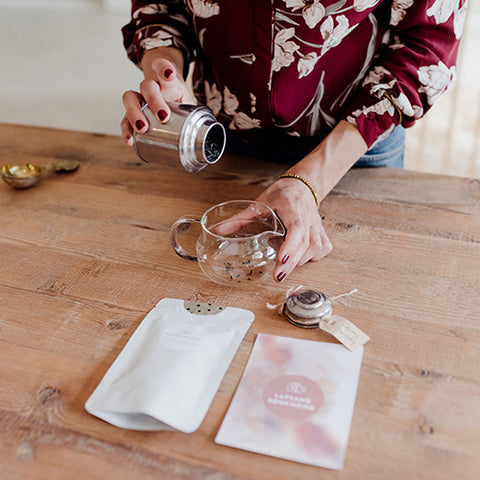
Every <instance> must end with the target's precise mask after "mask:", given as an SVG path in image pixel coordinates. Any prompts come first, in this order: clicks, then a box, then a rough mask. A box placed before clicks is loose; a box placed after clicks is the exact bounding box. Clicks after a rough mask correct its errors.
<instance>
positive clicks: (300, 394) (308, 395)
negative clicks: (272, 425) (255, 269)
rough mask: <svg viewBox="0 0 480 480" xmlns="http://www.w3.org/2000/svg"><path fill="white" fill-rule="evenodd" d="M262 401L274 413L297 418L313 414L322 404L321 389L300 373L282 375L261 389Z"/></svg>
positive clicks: (286, 417)
mask: <svg viewBox="0 0 480 480" xmlns="http://www.w3.org/2000/svg"><path fill="white" fill-rule="evenodd" d="M262 397H263V403H264V404H265V406H266V407H267V409H268V410H270V411H271V412H272V413H274V414H275V415H278V416H279V417H282V418H285V419H289V420H299V419H302V418H306V417H308V416H310V415H312V414H314V413H315V412H316V411H317V410H318V409H319V408H320V407H321V406H322V404H323V399H324V395H323V391H322V389H321V388H320V386H319V385H318V384H316V383H315V382H314V381H313V380H310V379H309V378H307V377H303V376H302V375H283V376H281V377H278V378H276V379H275V380H272V381H271V382H270V383H269V384H268V385H267V386H266V387H265V388H264V389H263V396H262Z"/></svg>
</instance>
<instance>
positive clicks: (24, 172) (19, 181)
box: [0, 163, 42, 188]
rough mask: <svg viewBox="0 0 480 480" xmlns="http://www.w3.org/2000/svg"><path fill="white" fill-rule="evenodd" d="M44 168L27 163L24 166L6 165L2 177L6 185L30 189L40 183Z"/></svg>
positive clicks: (0, 173)
mask: <svg viewBox="0 0 480 480" xmlns="http://www.w3.org/2000/svg"><path fill="white" fill-rule="evenodd" d="M41 174H42V168H41V167H39V166H38V165H32V164H31V163H25V164H23V165H4V166H3V167H2V169H1V170H0V175H1V176H2V177H3V180H4V181H5V183H8V185H10V186H11V187H13V188H30V187H33V186H34V185H36V184H37V183H38V181H39V180H40V175H41Z"/></svg>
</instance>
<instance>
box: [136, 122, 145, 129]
mask: <svg viewBox="0 0 480 480" xmlns="http://www.w3.org/2000/svg"><path fill="white" fill-rule="evenodd" d="M135 126H136V127H137V130H141V129H142V128H143V127H144V126H145V123H143V122H142V120H137V121H136V122H135Z"/></svg>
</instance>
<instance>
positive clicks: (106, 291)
mask: <svg viewBox="0 0 480 480" xmlns="http://www.w3.org/2000/svg"><path fill="white" fill-rule="evenodd" d="M165 157H166V158H165V162H164V163H163V164H162V165H146V164H143V163H142V162H140V161H139V160H138V158H137V157H136V155H135V153H134V152H133V150H132V149H130V148H128V147H126V146H124V145H123V143H122V141H121V140H120V138H118V137H112V136H103V135H96V134H89V133H78V132H68V131H59V130H52V129H42V128H29V127H22V126H14V125H5V124H3V125H0V165H4V164H7V163H26V162H31V163H37V164H46V163H48V162H50V161H52V160H54V159H57V158H70V159H78V160H80V162H81V166H80V169H79V170H78V171H77V172H75V173H73V174H64V175H60V174H58V175H57V174H51V175H47V176H45V177H44V178H43V179H42V180H41V182H40V183H39V184H38V185H37V186H36V187H34V188H31V189H29V190H14V189H11V188H10V187H8V186H7V185H6V184H3V182H1V184H0V204H1V207H0V208H1V209H0V258H1V263H0V305H1V309H0V342H1V344H0V345H1V346H0V359H1V379H0V471H1V472H2V473H1V475H0V476H1V478H2V479H5V480H7V479H8V480H12V479H22V480H23V479H31V478H38V479H47V478H48V479H68V478H75V479H77V478H78V479H83V478H88V479H89V480H93V479H101V480H105V479H116V480H119V479H131V478H139V479H142V480H146V479H153V478H155V479H192V478H195V479H197V478H201V479H215V480H218V479H233V478H251V479H261V480H265V479H302V480H305V479H316V478H322V479H324V478H325V479H331V478H332V479H333V478H338V479H340V478H341V479H352V480H353V479H355V480H366V479H369V480H372V479H382V480H384V479H389V480H391V479H402V480H404V479H409V480H410V479H412V480H413V479H414V480H418V479H435V480H440V479H448V480H450V479H462V480H467V479H474V478H475V479H476V478H478V472H479V471H480V455H479V454H480V348H479V344H480V323H479V322H480V182H479V181H478V180H474V179H467V178H454V177H446V176H435V175H428V174H421V173H415V172H409V171H397V170H392V169H373V170H370V169H365V170H355V171H351V172H350V173H349V174H348V175H347V176H346V177H345V178H344V179H343V180H342V181H341V182H340V184H339V185H338V186H337V187H336V188H335V190H334V191H333V192H332V193H331V194H330V195H329V196H328V197H327V198H326V199H325V201H324V202H323V203H322V206H321V213H322V215H323V216H324V217H325V220H324V223H325V227H326V229H327V232H328V234H329V236H330V238H331V240H332V243H333V245H334V250H333V252H332V253H331V254H330V255H329V256H328V257H327V258H326V259H324V260H323V261H321V262H318V263H311V264H308V265H305V266H304V267H302V268H300V269H297V270H296V271H295V272H294V274H292V275H291V276H290V277H288V278H287V279H286V280H285V282H284V283H283V284H282V285H276V284H274V283H273V281H272V282H269V283H267V284H265V285H264V286H262V288H257V287H254V286H252V287H248V288H246V287H245V288H243V289H242V290H234V289H232V288H229V287H222V286H219V285H216V284H214V283H212V282H211V281H209V280H208V279H207V278H206V277H204V276H203V275H202V274H201V273H200V270H199V268H198V266H197V265H196V264H195V263H193V262H188V261H185V260H182V259H180V258H178V257H177V256H176V255H175V254H174V253H173V251H172V250H171V248H170V245H169V240H168V233H169V227H170V225H171V224H172V222H173V221H174V220H176V219H177V218H178V217H180V216H182V215H184V214H200V213H202V212H203V211H204V210H205V209H206V208H207V207H209V206H211V205H213V204H215V203H217V202H221V201H224V200H228V199H238V198H254V197H255V196H256V195H257V194H258V193H259V192H261V191H262V189H264V188H265V187H266V186H267V185H268V184H269V183H270V182H271V181H272V179H273V178H274V177H275V176H276V175H278V174H279V173H280V172H281V171H282V169H281V168H280V167H278V166H275V165H271V164H268V163H261V162H252V161H247V160H246V159H242V158H239V157H233V156H232V157H229V156H226V157H225V158H224V159H222V161H221V162H220V163H219V164H217V165H215V166H212V167H209V168H208V169H206V170H204V171H203V172H201V173H199V174H189V173H186V172H184V171H183V170H182V168H181V167H179V166H178V163H177V161H176V159H175V155H174V154H173V153H172V154H166V155H165ZM299 284H302V285H308V286H312V287H316V288H319V289H320V290H322V291H323V292H325V293H327V294H328V295H331V296H334V295H338V294H341V293H345V292H348V291H350V290H352V289H353V288H357V289H358V292H357V293H356V294H354V295H351V296H348V297H344V298H341V299H339V300H338V301H337V303H336V304H335V306H334V309H335V312H336V313H337V314H339V315H343V316H345V317H347V318H349V319H351V320H352V321H354V323H355V324H356V325H358V326H359V327H360V328H362V329H363V330H364V331H365V332H367V333H368V334H369V335H370V337H371V340H370V342H369V343H368V344H367V345H366V348H365V354H364V359H363V364H362V370H361V375H360V382H359V387H358V393H357V398H356V404H355V411H354V415H353V422H352V427H351V432H350V439H349V445H348V450H347V456H346V461H345V466H344V469H343V470H342V471H339V472H336V471H331V470H326V469H322V468H314V467H310V466H306V465H301V464H297V463H294V462H289V461H285V460H280V459H276V458H272V457H268V456H262V455H257V454H253V453H249V452H245V451H241V450H237V449H233V448H228V447H223V446H219V445H216V444H215V443H214V438H215V435H216V433H217V431H218V429H219V427H220V424H221V422H222V419H223V417H224V415H225V412H226V410H227V408H228V405H229V402H230V400H231V398H232V395H233V393H234V391H235V388H236V386H237V384H238V381H239V379H240V376H241V374H242V372H243V369H244V367H245V365H246V362H247V360H248V357H249V354H250V351H251V348H252V344H253V341H254V339H255V337H256V335H257V333H259V332H262V333H268V334H274V335H282V336H290V337H296V338H305V339H310V340H319V341H333V338H332V337H330V336H328V335H327V334H324V333H321V332H320V331H318V330H314V331H312V330H303V329H300V328H297V327H294V326H293V325H291V324H289V323H288V322H286V321H285V320H284V319H283V318H282V317H281V316H279V315H278V314H277V313H276V312H274V311H272V310H269V309H268V308H267V307H266V303H267V302H275V301H278V299H281V298H282V296H283V295H284V293H285V292H286V291H287V290H288V289H289V288H291V287H295V286H297V285H299ZM164 297H173V298H184V299H199V300H202V301H210V302H213V303H217V304H224V305H232V306H238V307H243V308H248V309H250V310H252V311H253V312H254V313H255V317H256V319H255V322H254V324H253V326H252V327H251V329H250V330H249V332H248V333H247V335H246V337H245V340H244V341H243V343H242V345H241V347H240V349H239V350H238V352H237V355H236V357H235V358H234V360H233V362H232V364H231V366H230V369H229V370H228V372H227V374H226V376H225V377H224V379H223V382H222V384H221V386H220V389H219V391H218V393H217V395H216V397H215V399H214V401H213V403H212V405H211V407H210V410H209V412H208V414H207V416H206V418H205V420H204V422H203V424H202V426H201V427H200V429H199V430H198V431H197V432H195V433H193V434H183V433H177V432H158V433H141V432H133V431H126V430H122V429H119V428H115V427H113V426H111V425H109V424H107V423H104V422H102V421H101V420H99V419H97V418H95V417H93V416H91V415H89V414H88V413H86V411H85V410H84V404H85V401H86V400H87V398H88V397H89V396H90V394H91V393H92V391H93V390H94V388H95V387H96V385H97V384H98V383H99V381H100V379H101V378H102V377H103V375H104V374H105V372H106V371H107V369H108V367H109V366H110V365H111V363H112V362H113V361H114V359H115V358H116V356H117V355H118V354H119V352H120V351H121V349H122V348H123V346H124V345H125V344H126V342H127V340H128V338H129V337H130V336H131V335H132V333H133V332H134V330H135V328H136V327H137V326H138V324H139V323H140V322H141V320H142V319H143V318H144V317H145V315H146V314H147V312H149V310H150V309H152V308H153V306H154V305H155V304H156V303H157V302H158V301H159V300H160V299H162V298H164Z"/></svg>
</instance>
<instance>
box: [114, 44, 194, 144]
mask: <svg viewBox="0 0 480 480" xmlns="http://www.w3.org/2000/svg"><path fill="white" fill-rule="evenodd" d="M142 70H143V72H144V75H145V80H143V81H142V82H141V83H140V91H139V92H136V91H134V90H128V91H127V92H125V93H124V94H123V97H122V101H123V105H124V107H125V116H124V117H123V119H122V121H121V124H120V126H121V130H122V137H123V139H124V140H125V142H126V143H127V144H128V145H133V137H132V136H133V131H134V130H136V131H137V132H146V131H147V130H148V121H147V119H146V117H145V115H144V114H143V113H142V107H143V105H145V103H148V106H149V109H150V110H151V111H152V113H153V114H154V115H155V116H156V117H157V119H158V121H159V122H161V123H165V122H168V120H169V118H170V113H171V112H170V108H169V106H168V104H167V102H176V103H193V104H196V103H197V102H196V100H195V97H194V96H193V93H192V91H191V90H190V88H189V87H188V85H187V84H186V83H185V81H184V80H183V77H182V72H183V56H182V53H181V52H180V51H179V50H177V49H175V48H170V47H168V48H167V47H160V48H154V49H152V50H148V51H147V52H145V54H144V56H143V58H142Z"/></svg>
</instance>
